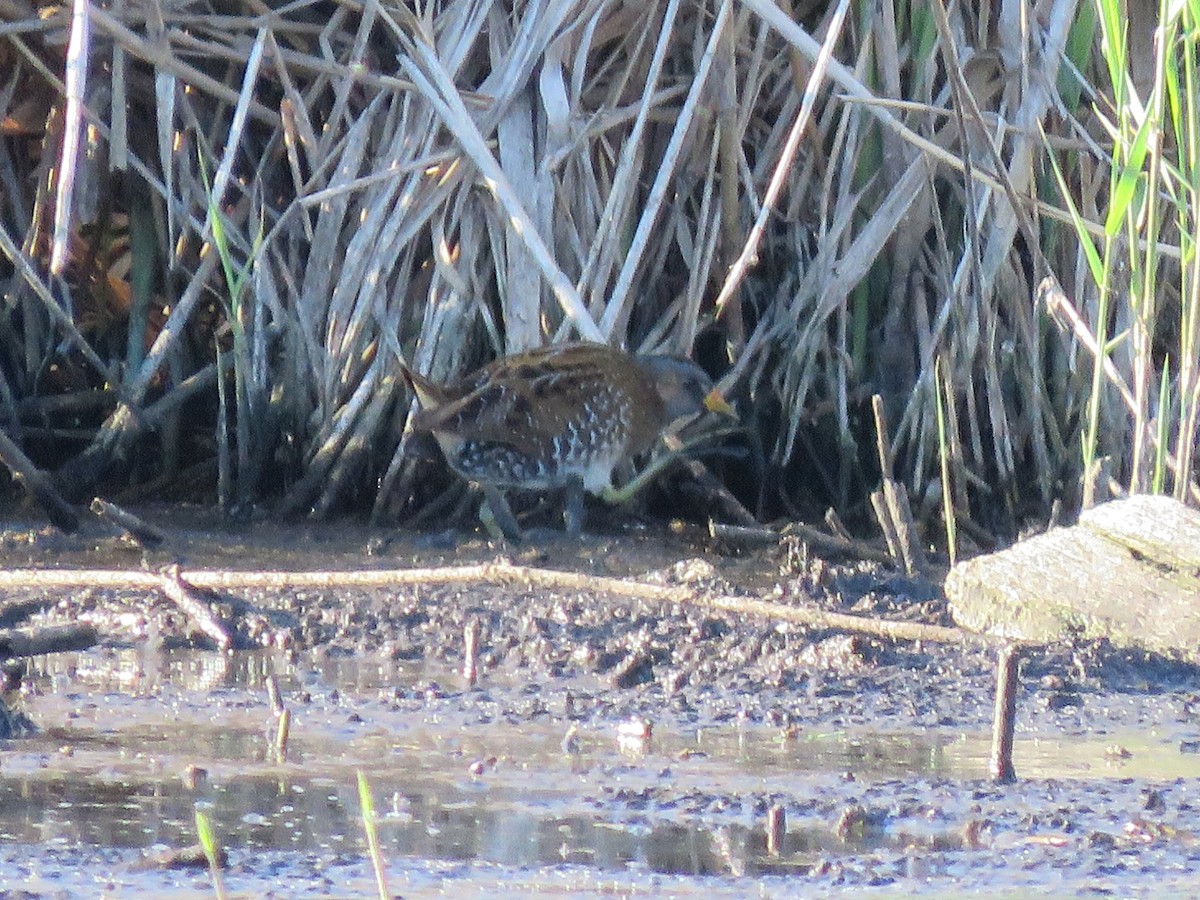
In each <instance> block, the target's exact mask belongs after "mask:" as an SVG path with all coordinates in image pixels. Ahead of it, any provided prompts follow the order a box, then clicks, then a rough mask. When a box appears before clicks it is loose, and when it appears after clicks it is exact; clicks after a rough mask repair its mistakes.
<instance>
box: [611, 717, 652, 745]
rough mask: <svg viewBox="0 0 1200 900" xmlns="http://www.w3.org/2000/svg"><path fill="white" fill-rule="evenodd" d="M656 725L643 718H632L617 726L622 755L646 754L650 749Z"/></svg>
mask: <svg viewBox="0 0 1200 900" xmlns="http://www.w3.org/2000/svg"><path fill="white" fill-rule="evenodd" d="M653 731H654V724H653V723H652V722H651V721H650V720H649V719H647V718H645V717H643V716H630V718H629V720H628V721H627V722H622V723H621V724H620V725H618V726H617V747H618V748H620V750H621V752H622V753H645V752H646V751H647V750H649V749H650V738H651V735H652V733H653Z"/></svg>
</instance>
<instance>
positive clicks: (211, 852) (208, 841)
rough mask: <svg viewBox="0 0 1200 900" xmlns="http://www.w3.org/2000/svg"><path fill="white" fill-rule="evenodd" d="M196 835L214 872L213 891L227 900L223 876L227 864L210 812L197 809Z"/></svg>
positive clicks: (209, 867)
mask: <svg viewBox="0 0 1200 900" xmlns="http://www.w3.org/2000/svg"><path fill="white" fill-rule="evenodd" d="M196 836H197V837H198V838H199V839H200V847H201V848H202V849H203V850H204V857H205V859H207V860H208V871H209V872H210V873H211V874H212V880H213V892H214V893H215V894H216V895H217V900H225V897H226V896H227V895H226V893H225V881H224V879H223V878H222V877H221V867H222V866H224V865H225V855H224V853H223V852H222V851H221V848H220V847H219V846H218V845H217V836H216V834H215V833H214V832H213V827H212V821H211V820H210V819H209V818H208V814H207V813H205V812H204V811H203V810H201V809H197V810H196Z"/></svg>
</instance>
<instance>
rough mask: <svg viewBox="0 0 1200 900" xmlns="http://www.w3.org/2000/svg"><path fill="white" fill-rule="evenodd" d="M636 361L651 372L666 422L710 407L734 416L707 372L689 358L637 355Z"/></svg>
mask: <svg viewBox="0 0 1200 900" xmlns="http://www.w3.org/2000/svg"><path fill="white" fill-rule="evenodd" d="M637 360H638V364H639V365H640V366H641V368H642V370H643V371H644V372H645V373H646V374H647V375H649V376H650V379H651V380H652V381H653V382H654V387H655V389H656V390H657V391H658V395H659V396H660V397H661V398H662V402H663V409H664V411H665V413H666V420H667V422H674V421H675V420H676V419H680V418H683V417H684V416H694V415H697V414H699V413H702V412H704V411H705V410H709V411H711V412H719V413H723V414H724V415H727V416H732V417H734V418H736V417H737V414H736V413H735V412H734V411H733V407H731V406H730V405H729V404H728V403H727V402H726V401H725V398H724V397H722V396H721V392H720V391H718V390H717V389H716V387H714V386H713V382H712V379H711V378H709V377H708V373H707V372H705V371H704V370H703V369H702V368H700V367H699V366H698V365H696V364H695V363H694V362H692V361H691V360H690V359H680V358H679V357H676V356H639V357H638V358H637Z"/></svg>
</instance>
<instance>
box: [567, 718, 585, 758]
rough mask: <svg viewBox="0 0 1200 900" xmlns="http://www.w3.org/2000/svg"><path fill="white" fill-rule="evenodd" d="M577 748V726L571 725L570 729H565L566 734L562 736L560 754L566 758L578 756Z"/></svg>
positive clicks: (578, 747)
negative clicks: (565, 755)
mask: <svg viewBox="0 0 1200 900" xmlns="http://www.w3.org/2000/svg"><path fill="white" fill-rule="evenodd" d="M580 749H581V748H580V746H579V726H578V725H577V724H576V723H575V722H572V723H571V727H570V728H568V729H567V733H566V734H565V735H563V739H562V752H563V753H566V754H567V755H568V756H578V755H579V752H580Z"/></svg>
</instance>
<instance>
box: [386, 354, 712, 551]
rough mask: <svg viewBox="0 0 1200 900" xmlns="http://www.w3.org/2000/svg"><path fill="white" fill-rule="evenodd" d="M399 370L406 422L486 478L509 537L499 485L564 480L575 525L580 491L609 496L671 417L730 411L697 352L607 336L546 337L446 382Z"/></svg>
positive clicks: (466, 471) (550, 484) (472, 476)
mask: <svg viewBox="0 0 1200 900" xmlns="http://www.w3.org/2000/svg"><path fill="white" fill-rule="evenodd" d="M402 374H403V375H404V378H405V380H406V381H407V382H408V384H409V386H410V387H411V388H412V390H413V392H414V393H415V395H416V397H417V400H418V402H419V404H420V406H421V410H420V411H419V412H418V413H417V414H416V415H415V416H414V417H413V419H412V428H413V430H414V431H418V432H428V433H430V434H432V435H433V436H434V438H436V439H437V442H438V444H439V445H440V446H441V448H442V453H443V454H444V455H445V457H446V462H447V463H449V465H450V467H451V468H452V469H454V470H455V471H456V472H458V473H459V474H460V475H461V476H462V477H463V478H465V479H467V480H468V481H470V482H474V483H477V484H479V485H480V487H482V488H483V490H484V493H485V496H486V498H487V501H488V504H490V506H491V512H492V513H493V514H494V515H496V517H497V519H496V521H497V523H498V524H499V525H500V528H501V530H502V531H503V532H504V533H505V534H506V535H507V536H509V537H518V536H519V533H520V532H519V528H518V527H517V526H516V521H515V519H514V518H513V517H512V513H511V511H510V510H509V509H508V506H507V503H506V502H505V501H504V500H503V496H502V495H501V493H500V492H501V491H502V490H505V489H511V488H518V489H526V490H548V489H554V488H566V489H567V491H568V502H567V508H566V524H567V530H568V531H570V532H573V533H575V532H578V531H579V530H580V525H581V524H582V510H583V498H582V491H584V490H586V491H588V492H589V493H592V494H597V495H600V496H606V497H607V496H611V495H612V494H613V490H612V479H613V472H614V470H615V469H616V468H617V467H618V466H619V465H621V464H622V463H624V462H625V461H627V460H629V459H631V458H632V457H634V456H637V455H638V454H640V453H643V452H645V451H646V450H648V449H649V448H650V447H651V446H652V445H653V444H654V442H655V441H656V440H658V438H659V437H660V436H661V435H662V434H663V433H664V431H665V430H666V429H667V427H668V426H670V425H671V424H672V423H673V422H675V421H676V420H678V419H681V418H683V417H685V416H694V415H698V414H700V413H702V412H704V411H705V410H709V411H712V412H720V413H723V414H725V415H729V416H734V415H735V414H734V412H733V409H732V408H731V407H730V406H729V404H728V403H727V402H726V401H725V399H724V398H723V397H722V396H721V394H720V392H719V391H718V390H717V389H716V388H715V387H714V386H713V383H712V380H711V379H710V378H709V377H708V375H707V374H706V373H705V372H704V370H703V369H701V368H700V367H699V366H698V365H696V364H695V363H694V362H692V361H690V360H686V359H680V358H677V357H673V356H658V355H634V354H630V353H625V352H623V351H621V350H616V349H614V348H612V347H609V346H607V345H605V344H593V343H574V344H560V345H557V346H553V347H543V348H541V349H539V350H532V351H529V352H527V353H520V354H517V355H515V356H509V357H505V358H503V359H498V360H496V361H495V362H493V363H490V364H489V365H486V366H484V367H483V368H481V369H479V370H478V371H476V372H473V373H471V374H469V375H467V376H465V377H464V378H462V379H460V380H459V381H456V382H454V383H452V384H447V385H438V384H434V383H433V382H431V381H429V380H428V379H426V378H424V377H422V376H420V375H418V374H417V373H415V372H413V371H411V370H410V369H407V368H402ZM497 507H500V508H497ZM484 512H485V513H486V510H484ZM501 517H503V520H502V519H501ZM514 532H515V533H514Z"/></svg>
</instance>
